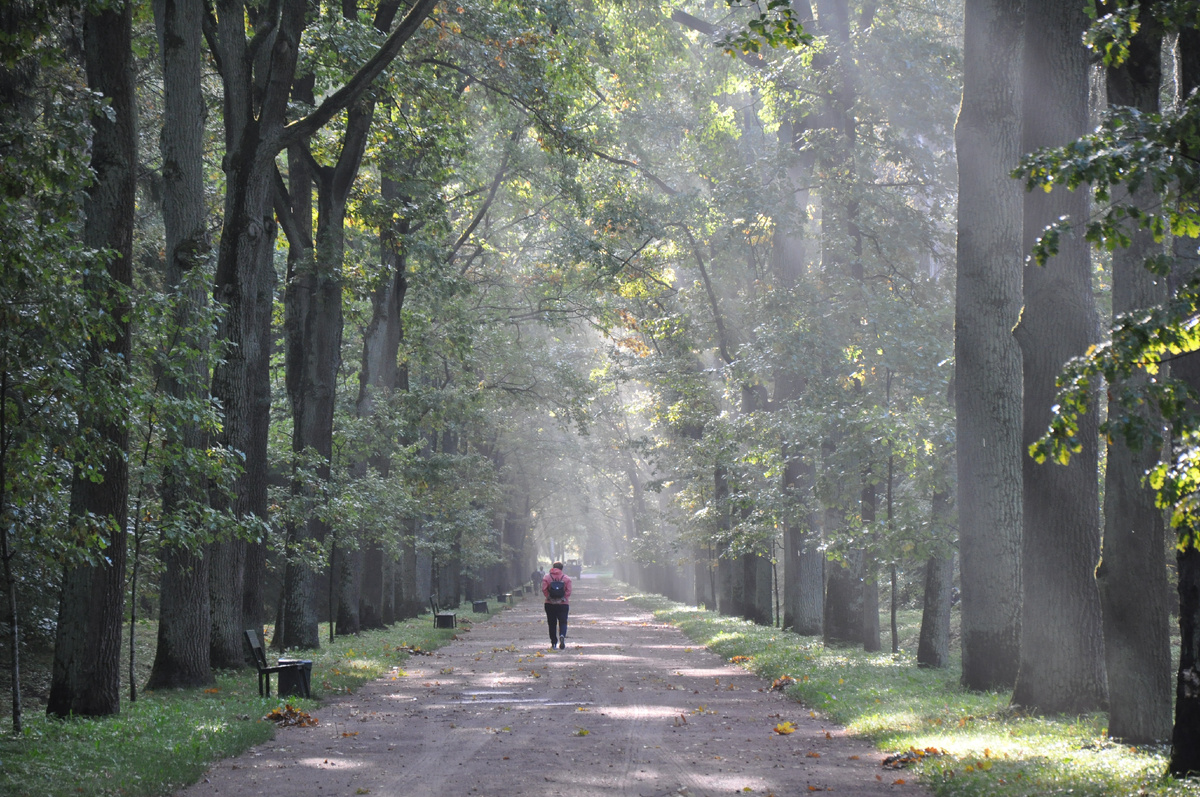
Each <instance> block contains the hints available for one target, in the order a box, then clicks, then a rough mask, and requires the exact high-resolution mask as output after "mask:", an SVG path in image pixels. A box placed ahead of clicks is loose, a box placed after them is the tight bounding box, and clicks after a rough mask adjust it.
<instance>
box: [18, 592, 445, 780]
mask: <svg viewBox="0 0 1200 797" xmlns="http://www.w3.org/2000/svg"><path fill="white" fill-rule="evenodd" d="M459 622H460V626H462V627H460V628H459V629H458V631H459V632H460V633H461V632H462V631H463V630H464V628H469V619H468V620H466V621H465V622H464V620H461V619H460V621H459ZM127 632H128V629H127ZM454 633H455V632H454V631H452V630H445V629H443V630H439V629H435V628H434V627H433V623H432V621H431V620H430V618H429V616H428V615H425V616H422V617H418V618H415V619H413V620H408V621H406V622H403V623H397V624H395V625H393V626H392V627H391V628H389V629H385V630H380V631H369V632H366V633H363V634H360V635H359V636H356V637H339V638H338V639H337V640H336V641H334V642H333V643H329V642H327V641H326V640H328V636H329V629H328V626H327V625H324V626H322V645H323V647H322V648H321V649H320V650H310V651H289V655H291V656H294V657H299V658H306V659H312V660H313V676H312V686H313V697H312V698H311V699H297V698H289V699H288V700H287V701H286V702H289V703H291V704H292V705H294V706H295V707H296V708H298V709H300V710H302V711H308V712H311V713H313V714H314V715H315V716H317V717H318V718H319V717H320V712H319V708H320V705H321V699H322V697H327V696H330V695H332V694H339V693H352V692H353V691H354V690H355V689H357V688H358V687H359V686H361V685H362V684H364V683H366V682H367V681H371V680H374V679H375V678H379V677H383V676H386V675H388V674H389V673H391V674H393V675H394V676H395V677H399V676H400V675H401V674H403V666H404V662H405V661H406V660H407V659H408V657H409V655H410V653H409V652H408V649H409V648H420V649H424V650H431V649H434V648H437V647H440V646H441V645H444V644H445V643H446V642H447V641H449V640H450V639H451V638H452V637H453V635H454ZM138 637H139V639H140V641H141V642H142V645H141V647H140V648H139V650H140V651H141V652H140V653H139V658H140V659H141V661H140V665H141V666H140V668H139V676H138V677H139V680H140V681H144V680H145V674H146V673H148V668H149V664H150V661H151V659H152V658H153V642H154V639H155V628H154V624H153V623H139V624H138ZM272 681H274V678H273V679H272ZM125 692H126V697H125V698H124V699H123V700H122V704H121V713H120V715H118V716H115V717H108V718H103V719H73V720H69V721H59V720H51V719H48V718H46V716H45V714H44V711H42V710H38V711H32V710H31V711H27V712H26V713H25V722H24V725H25V728H24V733H23V734H22V735H21V736H20V737H14V736H13V734H12V723H11V718H6V719H5V720H4V721H3V722H0V795H38V797H42V795H45V796H46V797H57V796H58V795H61V796H62V797H67V795H71V796H72V797H78V796H79V795H130V796H131V797H135V796H138V795H160V794H170V793H171V792H173V791H175V790H177V789H178V788H180V787H182V786H185V785H187V784H189V783H192V782H194V781H196V780H197V779H199V778H200V776H201V775H203V774H204V772H205V771H206V770H207V769H208V767H209V765H210V764H211V763H212V762H213V761H216V760H218V759H220V758H225V757H228V756H232V755H237V754H238V753H240V752H242V751H243V750H245V749H246V748H248V747H251V746H253V745H255V744H259V743H260V742H264V741H266V740H267V739H270V738H271V736H272V735H273V734H274V727H275V726H274V725H273V724H271V723H270V722H266V721H264V720H263V717H264V716H265V715H266V714H268V713H269V712H270V711H271V710H272V709H274V708H277V707H279V706H281V705H283V703H284V702H285V701H284V700H281V699H280V698H278V697H272V698H270V699H265V698H260V697H259V696H258V676H257V674H256V673H255V672H254V670H251V669H245V670H239V671H226V672H220V673H218V674H217V682H216V684H215V685H214V686H213V687H212V688H211V689H208V690H204V689H181V690H169V691H159V692H153V693H144V694H140V695H139V698H138V700H137V702H135V703H130V702H129V700H128V686H127V685H126V686H125Z"/></svg>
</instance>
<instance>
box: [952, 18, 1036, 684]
mask: <svg viewBox="0 0 1200 797" xmlns="http://www.w3.org/2000/svg"><path fill="white" fill-rule="evenodd" d="M1023 7H1024V3H1023V2H1021V0H967V3H966V16H965V37H966V38H965V44H964V73H963V101H962V108H961V110H960V111H959V116H958V123H957V124H956V125H955V141H956V144H957V152H958V282H957V287H956V293H955V298H956V302H955V322H954V327H955V334H954V356H955V373H956V376H955V381H956V388H955V392H954V393H955V405H956V410H957V415H956V417H957V429H958V432H957V445H958V458H957V459H958V490H959V497H958V505H959V512H958V516H959V537H960V540H959V550H960V556H961V562H960V567H961V570H962V667H963V674H962V682H963V685H964V686H966V687H967V688H968V689H979V690H990V689H1006V688H1008V687H1011V686H1012V685H1013V683H1014V682H1015V681H1016V677H1017V665H1018V661H1019V654H1018V651H1019V629H1020V594H1021V569H1020V550H1021V525H1022V519H1021V513H1022V494H1021V461H1022V448H1021V417H1022V416H1021V413H1022V408H1021V393H1022V382H1021V351H1020V348H1019V347H1018V346H1017V343H1016V340H1015V339H1014V338H1013V336H1012V334H1011V332H1012V328H1013V326H1015V325H1016V323H1017V321H1018V319H1019V318H1020V311H1021V304H1022V296H1021V263H1022V259H1023V255H1022V251H1021V208H1022V196H1021V187H1020V184H1019V183H1017V182H1016V181H1015V180H1013V179H1012V178H1011V177H1010V176H1009V172H1010V171H1011V170H1012V169H1013V168H1015V167H1016V165H1017V160H1018V158H1019V156H1020V152H1021V149H1020V146H1021V138H1020V135H1021V133H1020V107H1021V92H1020V85H1019V81H1018V79H1017V76H1018V75H1019V74H1020V64H1021V49H1022V41H1023V27H1022V13H1023V12H1022V10H1023Z"/></svg>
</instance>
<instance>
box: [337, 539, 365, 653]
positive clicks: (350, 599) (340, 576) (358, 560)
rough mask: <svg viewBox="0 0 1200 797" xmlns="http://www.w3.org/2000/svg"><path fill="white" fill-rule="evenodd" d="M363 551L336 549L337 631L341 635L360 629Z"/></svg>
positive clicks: (354, 632) (347, 634) (355, 632)
mask: <svg viewBox="0 0 1200 797" xmlns="http://www.w3.org/2000/svg"><path fill="white" fill-rule="evenodd" d="M362 581H363V552H362V551H361V550H359V549H357V548H353V549H349V550H346V549H338V555H337V577H336V580H335V583H334V589H336V590H337V616H336V620H335V625H336V628H337V633H338V634H339V635H342V636H349V635H351V634H357V633H358V632H360V631H361V630H362V622H361V619H360V616H359V611H358V609H359V596H360V595H361V594H362Z"/></svg>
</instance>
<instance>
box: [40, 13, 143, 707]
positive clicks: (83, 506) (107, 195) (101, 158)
mask: <svg viewBox="0 0 1200 797" xmlns="http://www.w3.org/2000/svg"><path fill="white" fill-rule="evenodd" d="M83 40H84V58H85V65H86V71H87V81H88V88H89V89H91V90H92V91H94V92H96V93H97V94H98V95H100V96H102V97H104V98H105V100H107V101H108V103H109V107H108V113H101V114H97V115H96V116H95V117H93V118H92V129H93V135H92V141H91V145H92V167H93V169H94V171H95V175H96V176H95V182H94V183H93V184H92V186H91V188H90V189H89V191H88V198H87V201H86V203H85V212H86V221H85V223H84V230H83V240H84V244H85V246H87V247H89V248H92V249H108V250H110V251H111V255H110V256H109V257H108V259H107V263H106V269H107V272H108V277H109V279H110V280H111V282H112V284H114V285H115V286H117V288H118V290H119V289H120V288H131V287H132V285H133V225H134V200H135V197H136V187H137V123H136V113H137V106H136V96H135V89H134V71H133V57H132V50H131V42H132V7H131V4H130V3H127V2H126V3H114V4H112V7H111V8H106V9H105V10H102V11H97V12H95V13H86V14H85V15H84V22H83ZM85 288H86V289H87V290H88V291H89V292H90V293H92V294H93V296H94V298H95V307H96V310H97V311H98V313H99V314H100V315H102V316H104V317H107V318H108V319H109V322H110V332H111V334H110V335H108V336H106V335H97V336H94V337H93V339H92V341H91V343H90V344H89V348H90V359H89V362H88V364H87V366H86V370H85V373H83V374H82V375H81V378H82V380H83V383H84V386H85V388H86V389H87V390H88V391H89V393H91V394H92V395H94V396H95V395H99V394H101V393H103V392H108V391H111V392H112V395H114V396H120V395H122V394H123V393H124V390H125V385H126V384H127V382H128V363H129V354H130V348H131V347H130V328H129V316H130V308H129V305H128V299H127V298H126V297H121V296H119V295H118V294H117V292H116V291H113V290H111V289H109V288H106V287H101V286H100V285H97V284H96V281H95V280H89V282H88V284H87V285H86V286H85ZM106 357H112V358H113V361H112V362H108V363H104V362H103V359H104V358H106ZM108 413H110V414H111V415H113V416H119V412H118V410H117V408H116V407H112V406H110V407H109V408H108ZM80 427H81V430H82V429H89V428H90V429H96V430H97V431H98V434H99V437H100V441H101V443H102V444H103V445H105V446H107V450H106V451H105V452H104V453H103V455H102V460H101V464H100V468H99V469H98V471H96V472H94V473H91V474H85V473H84V472H83V470H82V468H80V467H76V469H75V472H74V473H73V475H72V479H71V503H70V519H71V524H72V526H74V525H75V524H76V523H81V522H86V521H85V519H86V518H97V519H99V520H100V521H101V522H102V523H103V524H104V527H103V529H100V530H99V531H100V533H101V535H102V536H103V537H104V538H105V540H106V541H107V547H105V548H104V550H103V552H95V553H97V554H102V555H99V556H97V560H98V563H97V564H94V565H85V564H79V565H74V566H68V567H67V568H66V570H65V572H64V574H63V585H62V593H61V596H60V601H59V612H58V629H57V632H56V636H55V640H54V667H53V673H52V676H51V682H50V697H49V702H48V704H47V706H46V711H47V713H48V714H51V715H53V716H58V717H66V716H70V715H72V714H74V715H79V716H102V715H107V714H116V713H118V712H119V711H120V709H121V699H120V690H121V662H120V657H121V627H122V622H123V618H122V606H123V605H124V598H125V523H126V514H127V512H128V497H129V471H128V464H127V461H126V454H127V452H128V448H129V433H128V430H127V428H126V426H125V421H124V418H123V417H102V416H99V415H91V416H90V417H82V418H81V419H80ZM97 475H98V476H100V477H101V478H99V479H97V478H95V476H97ZM89 476H90V477H91V478H89Z"/></svg>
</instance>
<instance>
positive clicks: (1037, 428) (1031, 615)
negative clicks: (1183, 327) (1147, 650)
mask: <svg viewBox="0 0 1200 797" xmlns="http://www.w3.org/2000/svg"><path fill="white" fill-rule="evenodd" d="M1086 26H1087V17H1086V16H1085V14H1084V12H1083V7H1082V6H1081V5H1080V4H1079V3H1077V2H1075V0H1055V2H1045V3H1030V4H1029V5H1028V8H1027V13H1026V25H1025V63H1024V71H1023V74H1024V76H1025V85H1026V86H1027V87H1030V88H1031V89H1032V88H1033V87H1037V88H1036V90H1030V91H1027V92H1025V94H1024V102H1023V108H1024V111H1023V124H1022V148H1023V149H1024V150H1025V151H1027V152H1032V151H1033V150H1035V149H1038V148H1039V147H1050V146H1062V145H1064V144H1066V143H1068V142H1070V141H1074V140H1075V139H1076V138H1078V137H1080V136H1082V135H1084V134H1085V133H1086V132H1087V129H1088V69H1089V68H1088V53H1087V50H1086V49H1085V47H1084V45H1083V43H1082V38H1081V37H1082V35H1083V31H1084V30H1085V28H1086ZM1087 214H1088V197H1087V193H1086V192H1085V191H1076V192H1068V191H1066V190H1064V189H1063V188H1057V189H1055V190H1054V191H1052V192H1050V193H1049V194H1047V193H1045V192H1042V191H1033V192H1031V193H1029V194H1027V195H1026V198H1025V210H1024V222H1023V226H1024V241H1025V244H1024V245H1025V250H1026V251H1029V250H1031V249H1032V248H1033V244H1034V241H1035V240H1036V239H1037V237H1038V236H1039V235H1040V234H1041V232H1042V230H1043V229H1044V228H1045V227H1046V226H1047V225H1050V224H1052V223H1054V222H1055V221H1057V220H1058V219H1059V218H1061V217H1063V216H1068V217H1069V218H1070V219H1071V221H1072V222H1074V223H1075V224H1076V225H1078V227H1077V229H1076V230H1075V231H1073V232H1072V233H1071V234H1069V235H1064V236H1063V239H1062V241H1061V242H1060V245H1059V252H1058V255H1057V256H1055V257H1053V258H1051V259H1050V260H1049V261H1048V262H1047V263H1046V265H1045V266H1038V265H1036V264H1032V263H1031V264H1030V265H1027V266H1026V268H1025V274H1024V281H1025V282H1024V295H1025V309H1024V311H1023V312H1022V314H1021V322H1020V324H1019V325H1018V326H1017V328H1016V330H1015V335H1016V337H1017V341H1018V342H1019V343H1020V345H1021V352H1022V364H1023V370H1024V376H1025V379H1024V384H1025V396H1024V411H1025V421H1024V430H1025V431H1024V436H1023V438H1022V442H1023V445H1024V446H1025V447H1026V449H1027V448H1028V446H1029V445H1030V444H1032V443H1033V442H1034V441H1035V440H1036V439H1037V438H1038V437H1040V436H1041V435H1042V434H1043V433H1044V432H1045V430H1046V429H1047V428H1048V426H1049V423H1050V413H1051V410H1050V408H1051V406H1052V405H1053V404H1054V399H1055V380H1056V378H1057V377H1058V374H1059V372H1060V371H1061V369H1062V367H1063V365H1065V364H1066V362H1067V360H1068V359H1070V358H1071V357H1075V356H1079V355H1082V354H1083V353H1084V352H1085V351H1087V349H1088V347H1089V346H1090V345H1091V343H1092V340H1093V338H1094V337H1095V330H1096V309H1095V303H1094V299H1093V295H1092V285H1091V259H1090V256H1089V255H1090V253H1089V250H1088V245H1087V243H1086V242H1085V241H1084V239H1083V230H1082V227H1083V225H1084V224H1085V223H1086V220H1087V217H1088V216H1087ZM1079 425H1080V436H1079V437H1080V440H1081V441H1082V450H1081V451H1079V452H1077V453H1075V454H1074V455H1073V456H1072V457H1071V463H1070V465H1066V466H1059V465H1051V464H1046V465H1039V464H1037V463H1036V462H1035V461H1034V460H1033V459H1032V458H1031V457H1029V456H1025V457H1024V458H1023V460H1022V463H1023V474H1024V492H1025V501H1024V518H1025V528H1024V533H1023V536H1022V543H1021V573H1022V580H1021V583H1022V596H1023V598H1022V606H1021V664H1020V669H1019V671H1018V674H1017V682H1016V685H1015V686H1014V688H1013V697H1012V700H1013V704H1014V705H1018V706H1022V707H1024V708H1026V709H1028V710H1031V711H1036V712H1039V713H1046V714H1058V713H1068V714H1083V713H1086V712H1089V711H1095V710H1097V709H1100V708H1102V707H1103V706H1104V704H1105V702H1106V696H1107V690H1106V678H1105V672H1104V637H1103V629H1102V627H1101V616H1100V594H1099V590H1098V589H1097V586H1096V578H1095V570H1096V563H1097V561H1098V559H1099V554H1100V513H1099V500H1100V499H1099V494H1098V489H1099V488H1098V484H1097V478H1096V474H1097V468H1098V456H1099V452H1098V445H1097V435H1098V431H1097V426H1098V420H1097V412H1096V408H1095V405H1094V404H1093V406H1092V407H1091V409H1090V411H1089V412H1088V413H1087V414H1086V415H1085V416H1084V417H1082V418H1081V419H1080V421H1079Z"/></svg>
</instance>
